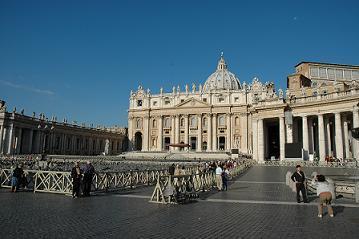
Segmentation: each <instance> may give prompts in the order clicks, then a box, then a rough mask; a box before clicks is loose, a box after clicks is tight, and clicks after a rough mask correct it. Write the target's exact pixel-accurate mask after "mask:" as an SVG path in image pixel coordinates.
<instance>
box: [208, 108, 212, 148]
mask: <svg viewBox="0 0 359 239" xmlns="http://www.w3.org/2000/svg"><path fill="white" fill-rule="evenodd" d="M207 119H208V120H207V122H208V126H207V127H208V128H207V151H211V150H212V114H208V115H207Z"/></svg>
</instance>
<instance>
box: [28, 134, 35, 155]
mask: <svg viewBox="0 0 359 239" xmlns="http://www.w3.org/2000/svg"><path fill="white" fill-rule="evenodd" d="M33 136H34V130H32V129H30V132H29V145H28V152H29V154H31V153H33V152H32V138H33Z"/></svg>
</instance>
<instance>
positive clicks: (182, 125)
mask: <svg viewBox="0 0 359 239" xmlns="http://www.w3.org/2000/svg"><path fill="white" fill-rule="evenodd" d="M180 125H181V127H184V118H181V122H180Z"/></svg>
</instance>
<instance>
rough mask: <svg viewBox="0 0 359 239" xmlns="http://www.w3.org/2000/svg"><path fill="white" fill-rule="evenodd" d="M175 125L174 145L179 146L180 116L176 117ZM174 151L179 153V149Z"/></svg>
mask: <svg viewBox="0 0 359 239" xmlns="http://www.w3.org/2000/svg"><path fill="white" fill-rule="evenodd" d="M175 124H176V132H175V133H176V137H175V143H176V144H179V143H180V116H179V115H176V118H175ZM175 149H176V151H179V150H180V148H179V147H176V148H175Z"/></svg>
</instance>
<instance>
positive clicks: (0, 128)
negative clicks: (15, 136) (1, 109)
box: [0, 125, 5, 154]
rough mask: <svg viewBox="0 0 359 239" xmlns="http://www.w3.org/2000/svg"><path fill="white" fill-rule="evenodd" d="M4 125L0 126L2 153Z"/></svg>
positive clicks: (1, 147)
mask: <svg viewBox="0 0 359 239" xmlns="http://www.w3.org/2000/svg"><path fill="white" fill-rule="evenodd" d="M4 128H5V126H4V125H1V126H0V154H2V153H3V147H4V146H3V144H4Z"/></svg>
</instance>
